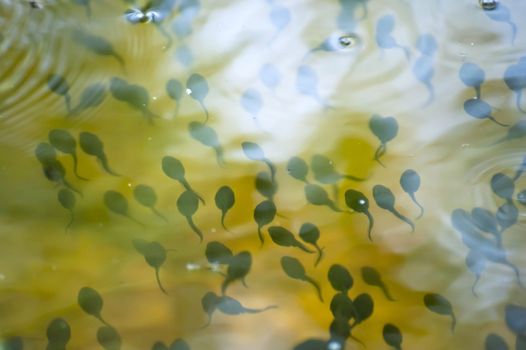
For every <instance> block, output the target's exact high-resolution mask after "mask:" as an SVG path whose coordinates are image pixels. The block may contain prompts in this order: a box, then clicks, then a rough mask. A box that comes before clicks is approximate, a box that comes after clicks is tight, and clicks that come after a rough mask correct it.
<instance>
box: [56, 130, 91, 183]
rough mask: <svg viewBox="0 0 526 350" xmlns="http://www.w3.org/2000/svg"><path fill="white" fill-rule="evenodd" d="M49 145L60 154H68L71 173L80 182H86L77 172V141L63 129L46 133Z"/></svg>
mask: <svg viewBox="0 0 526 350" xmlns="http://www.w3.org/2000/svg"><path fill="white" fill-rule="evenodd" d="M48 140H49V143H50V144H51V145H52V146H53V147H55V148H56V149H57V150H59V151H60V152H62V153H65V154H69V155H70V156H71V157H72V158H73V173H74V174H75V176H76V177H77V178H78V179H80V180H86V179H85V178H83V177H81V176H80V175H79V174H78V171H77V165H78V159H77V141H75V137H73V135H71V134H70V133H69V132H68V131H66V130H63V129H52V130H51V131H50V132H49V133H48Z"/></svg>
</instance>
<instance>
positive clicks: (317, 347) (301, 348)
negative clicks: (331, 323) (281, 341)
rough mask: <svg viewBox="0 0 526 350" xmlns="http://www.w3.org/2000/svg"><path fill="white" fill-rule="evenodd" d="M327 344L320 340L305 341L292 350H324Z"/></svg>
mask: <svg viewBox="0 0 526 350" xmlns="http://www.w3.org/2000/svg"><path fill="white" fill-rule="evenodd" d="M328 346H329V342H328V341H326V340H322V339H307V340H304V341H302V342H301V343H299V344H297V345H295V346H294V349H292V350H326V349H328V348H329V347H328Z"/></svg>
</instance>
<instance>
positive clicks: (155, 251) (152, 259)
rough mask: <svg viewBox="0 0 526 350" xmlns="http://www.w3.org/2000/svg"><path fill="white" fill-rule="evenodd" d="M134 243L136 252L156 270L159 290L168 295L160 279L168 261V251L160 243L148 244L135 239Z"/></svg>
mask: <svg viewBox="0 0 526 350" xmlns="http://www.w3.org/2000/svg"><path fill="white" fill-rule="evenodd" d="M132 243H133V247H134V248H135V250H137V251H138V252H139V254H141V255H142V256H143V257H144V260H145V261H146V263H147V264H148V265H149V266H150V267H152V268H153V269H154V270H155V279H156V280H157V285H158V286H159V289H160V290H161V291H162V292H163V293H164V294H166V295H168V293H167V292H166V289H164V287H163V285H162V283H161V279H160V278H159V270H160V268H161V266H163V264H164V262H165V261H166V249H165V248H164V247H163V246H162V244H161V243H159V242H154V241H153V242H148V241H145V240H143V239H134V240H133V241H132Z"/></svg>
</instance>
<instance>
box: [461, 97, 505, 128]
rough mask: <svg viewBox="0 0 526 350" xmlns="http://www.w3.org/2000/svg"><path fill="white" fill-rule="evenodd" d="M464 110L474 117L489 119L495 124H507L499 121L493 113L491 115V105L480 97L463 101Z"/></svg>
mask: <svg viewBox="0 0 526 350" xmlns="http://www.w3.org/2000/svg"><path fill="white" fill-rule="evenodd" d="M464 111H465V112H466V113H467V114H469V115H470V116H472V117H473V118H475V119H480V120H484V119H489V120H491V121H492V122H494V123H495V124H497V125H500V126H506V127H507V126H509V125H508V124H503V123H501V122H499V121H498V120H497V119H495V117H493V115H491V106H490V105H489V104H488V103H487V102H486V101H484V100H482V99H480V98H476V97H474V98H470V99H468V100H466V101H465V102H464Z"/></svg>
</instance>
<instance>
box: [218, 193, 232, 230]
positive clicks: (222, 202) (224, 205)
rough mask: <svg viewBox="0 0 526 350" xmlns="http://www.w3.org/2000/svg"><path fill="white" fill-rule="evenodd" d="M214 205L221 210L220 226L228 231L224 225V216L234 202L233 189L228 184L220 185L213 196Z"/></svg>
mask: <svg viewBox="0 0 526 350" xmlns="http://www.w3.org/2000/svg"><path fill="white" fill-rule="evenodd" d="M214 199H215V203H216V207H217V208H218V209H219V210H221V226H222V227H223V228H224V229H225V230H226V231H228V229H227V228H226V226H225V216H226V214H227V213H228V211H229V210H230V209H232V207H233V206H234V204H235V203H236V197H235V194H234V191H233V190H232V188H230V187H229V186H221V187H220V188H219V189H218V190H217V192H216V195H215V197H214Z"/></svg>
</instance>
